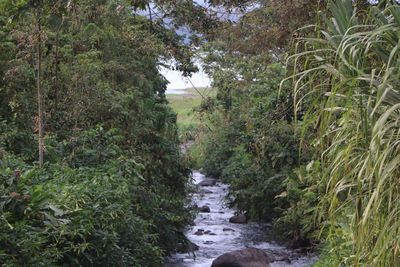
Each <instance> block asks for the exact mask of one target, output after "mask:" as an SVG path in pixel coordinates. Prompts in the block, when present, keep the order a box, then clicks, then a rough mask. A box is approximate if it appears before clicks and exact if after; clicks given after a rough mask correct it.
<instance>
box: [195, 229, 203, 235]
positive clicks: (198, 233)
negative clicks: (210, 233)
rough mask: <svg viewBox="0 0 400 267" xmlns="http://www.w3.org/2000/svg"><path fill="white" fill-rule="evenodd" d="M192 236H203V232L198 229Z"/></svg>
mask: <svg viewBox="0 0 400 267" xmlns="http://www.w3.org/2000/svg"><path fill="white" fill-rule="evenodd" d="M194 234H195V235H204V231H203V230H201V229H199V230H197V231H196V232H195V233H194Z"/></svg>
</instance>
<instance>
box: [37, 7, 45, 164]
mask: <svg viewBox="0 0 400 267" xmlns="http://www.w3.org/2000/svg"><path fill="white" fill-rule="evenodd" d="M40 9H41V7H40V6H39V7H38V12H37V36H38V43H37V98H38V99H37V101H38V128H39V129H38V130H39V166H40V167H42V166H43V159H44V139H43V96H42V88H41V77H40V74H41V63H42V62H41V60H42V38H41V26H40V16H41V12H40Z"/></svg>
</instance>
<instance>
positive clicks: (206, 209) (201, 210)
mask: <svg viewBox="0 0 400 267" xmlns="http://www.w3.org/2000/svg"><path fill="white" fill-rule="evenodd" d="M199 211H200V212H205V213H208V212H210V211H211V210H210V207H209V206H203V207H201V208H199Z"/></svg>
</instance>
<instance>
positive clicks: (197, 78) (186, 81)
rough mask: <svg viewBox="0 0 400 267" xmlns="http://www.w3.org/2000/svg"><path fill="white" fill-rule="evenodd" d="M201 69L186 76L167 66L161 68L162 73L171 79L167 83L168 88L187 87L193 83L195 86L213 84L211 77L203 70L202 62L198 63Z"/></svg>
mask: <svg viewBox="0 0 400 267" xmlns="http://www.w3.org/2000/svg"><path fill="white" fill-rule="evenodd" d="M196 65H197V67H198V68H199V71H198V72H196V73H193V75H192V77H190V78H185V77H183V76H182V74H181V72H179V71H174V70H170V69H167V68H160V71H161V74H162V75H164V77H165V78H166V79H167V80H168V81H169V84H168V85H167V89H170V90H171V89H185V88H190V87H192V84H191V83H190V82H192V83H193V85H194V86H195V87H207V86H210V85H211V79H210V77H208V75H207V74H206V73H204V71H203V70H202V68H201V66H200V63H196Z"/></svg>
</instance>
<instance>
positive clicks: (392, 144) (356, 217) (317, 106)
mask: <svg viewBox="0 0 400 267" xmlns="http://www.w3.org/2000/svg"><path fill="white" fill-rule="evenodd" d="M381 2H382V1H381ZM329 10H330V14H331V16H332V17H331V18H326V19H325V23H324V26H323V27H322V26H318V27H317V26H316V28H317V30H318V34H316V37H314V38H299V39H297V41H296V46H295V53H294V54H293V55H292V56H290V57H289V59H288V60H289V62H288V64H289V65H292V66H294V69H293V71H294V72H293V75H292V76H291V77H289V78H288V79H287V80H292V81H293V84H294V98H295V108H296V111H297V112H299V111H305V112H304V114H305V115H304V116H303V118H302V121H303V122H304V125H305V126H304V130H305V131H312V132H314V134H315V140H314V145H315V151H316V156H315V160H316V161H319V162H320V163H321V164H322V167H323V168H322V169H323V170H324V171H323V173H321V176H320V177H319V178H318V179H316V181H315V182H316V183H320V184H322V185H323V186H324V187H325V188H326V192H325V195H323V196H321V198H320V204H319V205H320V207H319V210H320V214H319V215H320V216H319V218H320V220H322V221H324V222H325V223H324V224H323V225H326V227H327V228H328V230H329V231H328V232H329V233H330V234H329V238H330V240H331V241H332V242H334V241H335V240H337V235H341V238H343V239H344V242H341V243H342V246H344V247H347V249H349V250H350V251H351V253H350V255H348V257H343V259H342V263H343V264H345V265H346V266H348V265H353V266H400V91H399V90H400V86H399V85H400V53H399V50H400V5H398V4H395V3H394V2H391V1H387V2H385V1H383V2H382V3H381V4H380V6H378V7H370V8H369V9H368V10H364V11H358V10H356V9H355V8H354V6H353V4H352V1H351V0H337V1H331V2H330V3H329ZM337 249H340V248H337Z"/></svg>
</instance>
